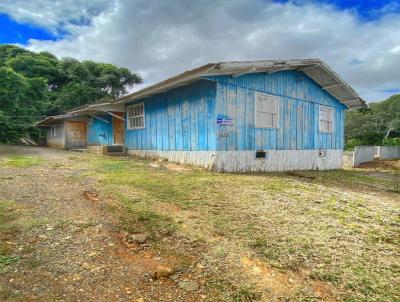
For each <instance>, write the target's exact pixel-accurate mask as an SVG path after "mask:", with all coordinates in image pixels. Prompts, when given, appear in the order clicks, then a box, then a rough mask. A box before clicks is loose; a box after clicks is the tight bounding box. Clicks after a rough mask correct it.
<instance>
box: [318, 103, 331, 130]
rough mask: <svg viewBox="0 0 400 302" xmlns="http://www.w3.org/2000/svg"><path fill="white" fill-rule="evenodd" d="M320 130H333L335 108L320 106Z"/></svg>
mask: <svg viewBox="0 0 400 302" xmlns="http://www.w3.org/2000/svg"><path fill="white" fill-rule="evenodd" d="M319 131H320V132H327V133H332V132H333V108H331V107H325V106H319Z"/></svg>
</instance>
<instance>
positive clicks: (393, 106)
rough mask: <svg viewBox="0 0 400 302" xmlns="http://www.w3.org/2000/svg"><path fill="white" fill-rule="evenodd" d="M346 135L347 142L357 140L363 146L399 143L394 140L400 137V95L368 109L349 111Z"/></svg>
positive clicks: (372, 105)
mask: <svg viewBox="0 0 400 302" xmlns="http://www.w3.org/2000/svg"><path fill="white" fill-rule="evenodd" d="M345 135H346V142H350V141H351V143H353V142H354V140H357V141H359V142H361V144H363V145H382V144H389V143H390V144H393V142H397V141H398V140H392V139H393V138H396V137H400V94H397V95H393V96H391V97H390V98H388V99H387V100H385V101H383V102H381V103H374V104H371V105H370V107H369V108H368V109H358V110H350V111H348V112H347V113H346V124H345ZM389 141H390V142H389Z"/></svg>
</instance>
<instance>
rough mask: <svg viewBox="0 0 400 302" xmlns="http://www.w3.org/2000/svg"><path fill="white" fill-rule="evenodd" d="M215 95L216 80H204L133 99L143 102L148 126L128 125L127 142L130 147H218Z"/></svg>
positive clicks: (197, 148)
mask: <svg viewBox="0 0 400 302" xmlns="http://www.w3.org/2000/svg"><path fill="white" fill-rule="evenodd" d="M215 94H216V83H215V82H213V81H206V80H201V81H198V82H196V83H194V84H191V85H188V86H185V87H181V88H176V89H173V90H171V91H168V92H166V93H161V94H157V95H154V96H151V97H149V98H145V99H143V100H139V101H136V102H134V103H141V102H144V106H145V129H139V130H129V129H127V128H126V129H127V130H126V136H125V144H126V145H127V147H128V149H131V150H186V151H206V150H215V148H216V137H215V130H216V127H215V124H216V121H215ZM134 103H128V104H127V107H128V106H129V105H131V104H134Z"/></svg>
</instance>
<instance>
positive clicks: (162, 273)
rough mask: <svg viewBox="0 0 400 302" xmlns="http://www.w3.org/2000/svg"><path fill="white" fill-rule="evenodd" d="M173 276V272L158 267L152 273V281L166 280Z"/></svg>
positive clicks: (165, 267) (164, 267) (166, 268)
mask: <svg viewBox="0 0 400 302" xmlns="http://www.w3.org/2000/svg"><path fill="white" fill-rule="evenodd" d="M172 274H173V270H172V269H171V268H169V267H167V266H164V265H158V266H157V267H156V269H155V271H154V272H153V275H152V279H163V278H168V277H169V276H171V275H172Z"/></svg>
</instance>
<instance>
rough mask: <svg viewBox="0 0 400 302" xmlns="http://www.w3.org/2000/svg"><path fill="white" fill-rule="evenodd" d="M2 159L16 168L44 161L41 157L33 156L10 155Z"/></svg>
mask: <svg viewBox="0 0 400 302" xmlns="http://www.w3.org/2000/svg"><path fill="white" fill-rule="evenodd" d="M4 161H5V164H6V165H8V166H11V167H16V168H27V167H32V166H36V165H39V164H41V163H43V162H44V160H43V159H41V158H39V157H33V156H10V157H8V158H6V159H5V160H4Z"/></svg>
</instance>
